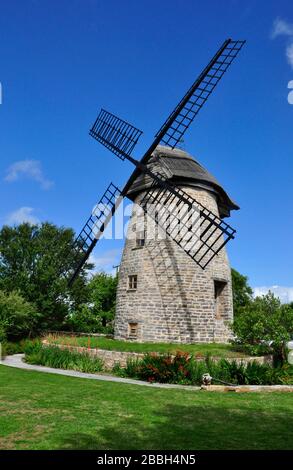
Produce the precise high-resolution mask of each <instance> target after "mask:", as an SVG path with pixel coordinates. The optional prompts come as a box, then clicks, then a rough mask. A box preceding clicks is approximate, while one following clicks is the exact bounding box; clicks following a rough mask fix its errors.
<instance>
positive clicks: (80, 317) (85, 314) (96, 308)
mask: <svg viewBox="0 0 293 470" xmlns="http://www.w3.org/2000/svg"><path fill="white" fill-rule="evenodd" d="M117 281H118V279H117V276H111V275H109V274H105V273H98V274H95V275H94V276H93V277H92V279H91V280H90V282H89V284H88V293H89V296H88V302H87V303H86V304H85V305H83V306H82V308H80V309H78V310H77V311H76V312H74V314H73V315H70V318H69V322H70V324H71V326H72V328H73V329H74V330H75V331H83V332H85V333H86V332H93V333H94V332H102V333H110V332H112V330H113V320H114V316H115V304H116V290H117Z"/></svg>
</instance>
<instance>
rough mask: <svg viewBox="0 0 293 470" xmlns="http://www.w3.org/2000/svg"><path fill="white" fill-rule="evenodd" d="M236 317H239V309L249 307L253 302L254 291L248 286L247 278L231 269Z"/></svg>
mask: <svg viewBox="0 0 293 470" xmlns="http://www.w3.org/2000/svg"><path fill="white" fill-rule="evenodd" d="M231 274H232V291H233V307H234V315H235V316H237V314H238V312H239V309H240V308H241V307H245V306H246V305H249V304H250V302H251V301H252V289H251V287H250V286H249V285H248V278H247V276H243V275H242V274H240V273H239V272H238V271H236V269H233V268H232V269H231Z"/></svg>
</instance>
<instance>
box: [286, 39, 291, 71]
mask: <svg viewBox="0 0 293 470" xmlns="http://www.w3.org/2000/svg"><path fill="white" fill-rule="evenodd" d="M286 56H287V60H288V62H289V64H290V65H291V67H292V68H293V42H292V44H289V46H287V49H286Z"/></svg>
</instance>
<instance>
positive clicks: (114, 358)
mask: <svg viewBox="0 0 293 470" xmlns="http://www.w3.org/2000/svg"><path fill="white" fill-rule="evenodd" d="M42 343H43V345H44V346H45V347H49V346H57V347H58V348H60V349H67V350H69V351H72V352H78V353H87V354H89V355H90V356H91V357H98V358H99V359H101V360H102V361H103V362H104V366H105V369H112V368H113V366H114V365H115V364H118V363H119V364H120V366H121V367H125V366H126V364H127V361H128V360H129V359H142V358H143V357H144V354H142V353H135V352H125V351H110V350H106V349H94V348H85V347H82V346H71V345H68V344H53V343H50V342H48V341H46V340H44V341H42ZM195 359H196V360H197V361H204V359H205V358H204V356H202V357H201V356H198V357H196V356H195ZM212 359H214V360H216V361H217V360H220V359H222V358H221V357H212ZM226 359H227V360H228V361H233V360H236V362H237V363H241V362H242V363H243V364H248V363H249V362H253V361H256V362H257V363H258V364H265V363H266V364H268V363H269V364H272V356H257V357H243V358H242V357H241V358H226Z"/></svg>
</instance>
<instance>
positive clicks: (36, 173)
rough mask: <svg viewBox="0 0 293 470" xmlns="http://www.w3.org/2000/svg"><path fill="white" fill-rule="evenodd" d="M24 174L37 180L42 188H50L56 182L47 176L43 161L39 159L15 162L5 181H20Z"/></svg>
mask: <svg viewBox="0 0 293 470" xmlns="http://www.w3.org/2000/svg"><path fill="white" fill-rule="evenodd" d="M22 176H23V177H27V178H30V179H32V180H34V181H37V182H38V183H39V184H40V186H41V188H42V189H50V188H51V187H52V186H53V184H54V183H53V181H50V180H48V179H47V178H45V176H44V174H43V171H42V167H41V162H39V161H38V160H20V161H18V162H15V163H13V165H11V166H10V167H9V168H8V170H7V175H6V177H5V181H7V182H13V181H18V180H19V179H20V178H21V177H22Z"/></svg>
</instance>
